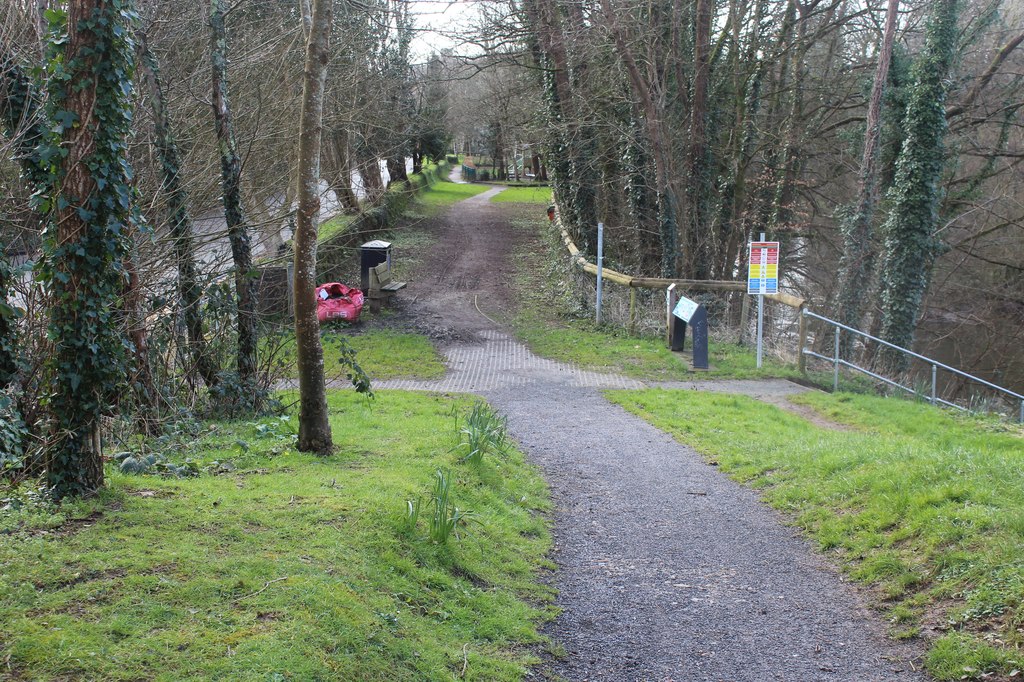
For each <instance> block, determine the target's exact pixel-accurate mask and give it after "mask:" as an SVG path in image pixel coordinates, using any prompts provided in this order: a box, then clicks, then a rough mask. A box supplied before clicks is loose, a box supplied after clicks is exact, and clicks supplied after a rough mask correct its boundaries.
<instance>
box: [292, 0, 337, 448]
mask: <svg viewBox="0 0 1024 682" xmlns="http://www.w3.org/2000/svg"><path fill="white" fill-rule="evenodd" d="M332 8H333V0H314V2H313V16H312V26H311V30H310V33H309V41H308V43H307V45H306V68H305V74H304V83H303V87H302V118H301V122H300V126H301V128H300V129H299V210H298V213H297V215H296V221H295V349H296V354H297V358H298V366H299V440H298V445H297V447H298V449H299V450H301V451H302V452H316V453H319V454H322V455H327V454H330V453H331V450H333V448H334V443H333V441H332V440H331V425H330V422H329V421H328V418H327V392H326V389H325V386H324V351H323V347H322V346H321V344H320V322H319V321H318V320H317V316H316V307H317V300H316V241H317V222H318V219H319V214H320V192H319V186H318V185H319V179H320V139H321V135H322V130H323V114H324V83H325V81H326V79H327V62H328V60H329V57H330V55H329V53H328V50H329V47H330V38H331V19H332V17H333V13H332Z"/></svg>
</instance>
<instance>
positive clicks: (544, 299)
mask: <svg viewBox="0 0 1024 682" xmlns="http://www.w3.org/2000/svg"><path fill="white" fill-rule="evenodd" d="M502 194H504V192H503V193H502ZM498 196H501V194H499V195H498ZM513 224H515V225H516V227H517V228H518V229H520V230H523V231H524V232H528V233H530V234H531V235H537V236H536V238H534V239H533V240H528V241H527V246H526V247H525V248H523V249H520V251H519V252H518V253H516V254H515V255H514V258H515V261H516V263H515V264H516V282H517V285H518V291H517V293H518V297H517V301H518V303H519V306H518V309H517V310H516V311H515V312H514V314H513V315H512V319H510V320H509V323H510V325H511V326H512V328H513V329H514V330H515V333H516V336H517V337H518V338H520V339H522V341H523V342H524V343H526V345H527V346H529V348H530V350H532V351H533V352H534V353H536V354H537V355H540V356H542V357H546V358H550V359H552V360H558V361H561V362H571V363H574V364H577V365H579V366H581V367H586V368H589V369H594V370H599V371H607V372H615V373H619V374H624V375H626V376H631V377H634V378H637V379H643V380H651V381H683V380H694V379H703V378H731V379H763V378H796V377H799V376H800V372H799V370H798V369H797V368H796V367H795V366H790V365H786V364H784V363H781V362H778V361H776V360H773V359H771V358H764V362H763V364H762V367H761V369H758V368H757V357H756V355H755V352H754V349H753V348H750V347H744V346H739V345H736V344H733V343H718V342H715V341H714V340H711V341H710V342H709V344H708V356H709V361H710V364H711V367H712V368H711V370H707V371H705V370H700V371H691V370H690V369H689V365H688V363H687V359H686V357H684V356H683V355H682V354H679V353H673V352H672V351H670V350H669V349H668V347H667V345H666V344H665V339H664V337H663V336H657V337H652V336H634V335H632V334H630V333H629V331H628V330H627V329H625V328H624V327H620V326H613V325H608V324H605V325H600V326H599V325H597V324H596V323H595V322H594V320H593V311H592V310H590V309H585V308H584V307H582V306H581V303H580V301H579V300H578V298H577V297H575V296H573V295H572V294H571V293H570V292H569V288H570V286H571V284H570V279H571V277H572V275H570V274H569V273H567V272H566V271H565V267H566V266H565V263H566V262H567V260H566V258H565V254H566V251H565V247H564V245H563V244H562V243H561V241H558V242H554V241H551V240H549V239H547V237H545V236H542V235H541V233H542V231H544V230H550V229H551V228H550V226H549V224H548V221H547V219H546V218H540V219H538V217H537V214H535V215H534V216H533V217H526V215H525V214H524V215H523V216H520V217H516V218H513ZM659 294H660V292H659ZM660 298H661V300H664V296H663V294H661V296H660ZM691 341H692V336H691V337H689V338H688V339H687V343H686V349H687V351H689V350H691V348H692V346H691Z"/></svg>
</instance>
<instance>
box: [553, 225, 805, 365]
mask: <svg viewBox="0 0 1024 682" xmlns="http://www.w3.org/2000/svg"><path fill="white" fill-rule="evenodd" d="M561 232H562V241H563V242H564V243H565V248H566V249H568V250H569V255H570V256H572V259H573V262H574V263H575V264H576V265H577V266H579V268H580V269H581V270H583V271H584V272H586V273H589V274H591V275H594V276H595V277H596V276H597V266H596V265H595V264H593V263H591V262H590V261H588V260H587V259H586V258H584V257H583V254H582V253H581V252H580V250H579V248H578V247H577V246H576V243H575V242H574V241H573V240H572V237H571V236H569V233H568V232H567V231H566V230H565V228H561ZM601 278H602V279H604V280H606V281H608V282H614V283H616V284H621V285H622V286H625V287H630V292H629V324H630V330H631V331H632V330H633V328H634V327H635V323H636V291H635V290H636V289H668V288H669V287H670V286H671V285H673V284H675V285H676V286H678V287H680V288H684V289H698V290H702V291H704V290H706V291H743V292H745V291H746V290H747V283H746V282H738V281H736V280H708V279H670V278H664V277H634V276H633V275H626V274H624V273H621V272H617V271H616V270H612V269H611V268H601ZM765 298H767V299H768V300H771V301H775V302H777V303H781V304H782V305H785V306H789V307H790V308H793V309H795V310H796V311H797V313H798V315H797V317H798V319H799V321H800V331H799V336H800V346H799V347H800V348H803V347H804V346H805V345H806V341H807V324H806V322H805V318H804V315H803V314H802V313H803V310H804V307H805V306H806V305H807V302H806V301H805V300H804V299H802V298H800V297H799V296H794V295H792V294H787V293H785V292H780V293H777V294H765ZM749 315H750V297H749V296H744V297H743V305H742V307H741V309H740V326H741V327H744V326H745V325H746V324H747V321H748V320H749ZM798 357H799V364H800V371H801V372H803V371H804V370H805V369H806V365H805V358H804V354H803V353H798Z"/></svg>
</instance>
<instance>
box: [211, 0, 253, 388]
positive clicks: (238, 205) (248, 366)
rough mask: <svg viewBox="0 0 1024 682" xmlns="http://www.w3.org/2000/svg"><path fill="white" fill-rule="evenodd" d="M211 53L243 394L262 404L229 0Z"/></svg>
mask: <svg viewBox="0 0 1024 682" xmlns="http://www.w3.org/2000/svg"><path fill="white" fill-rule="evenodd" d="M210 57H211V61H212V63H213V102H212V103H213V117H214V121H215V123H216V131H217V143H218V146H219V149H220V169H221V180H222V183H223V185H224V192H223V194H224V218H225V220H226V221H227V225H228V240H229V241H230V242H231V258H232V260H233V262H234V271H235V296H236V300H237V303H238V357H237V359H236V366H237V368H238V382H239V390H240V391H241V392H242V395H241V397H242V398H244V399H245V400H248V399H249V398H250V397H251V399H252V407H253V408H258V407H259V402H260V401H259V399H258V395H259V393H258V391H257V390H256V362H257V356H256V352H257V329H256V278H255V277H253V274H252V246H251V244H250V238H249V227H248V225H247V223H246V219H245V211H244V209H243V208H242V190H241V178H242V160H241V158H240V157H239V156H238V146H237V145H236V143H235V132H234V126H233V124H232V119H231V106H230V104H229V102H228V74H227V70H228V45H227V35H226V31H225V27H224V0H210Z"/></svg>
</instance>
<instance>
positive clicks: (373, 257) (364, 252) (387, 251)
mask: <svg viewBox="0 0 1024 682" xmlns="http://www.w3.org/2000/svg"><path fill="white" fill-rule="evenodd" d="M381 263H387V264H388V270H390V269H391V242H385V241H382V240H380V239H374V240H373V241H372V242H366V243H365V244H363V245H362V246H360V247H359V288H360V289H362V290H363V291H364V292H367V291H369V290H370V268H374V267H377V266H378V265H380V264H381Z"/></svg>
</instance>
